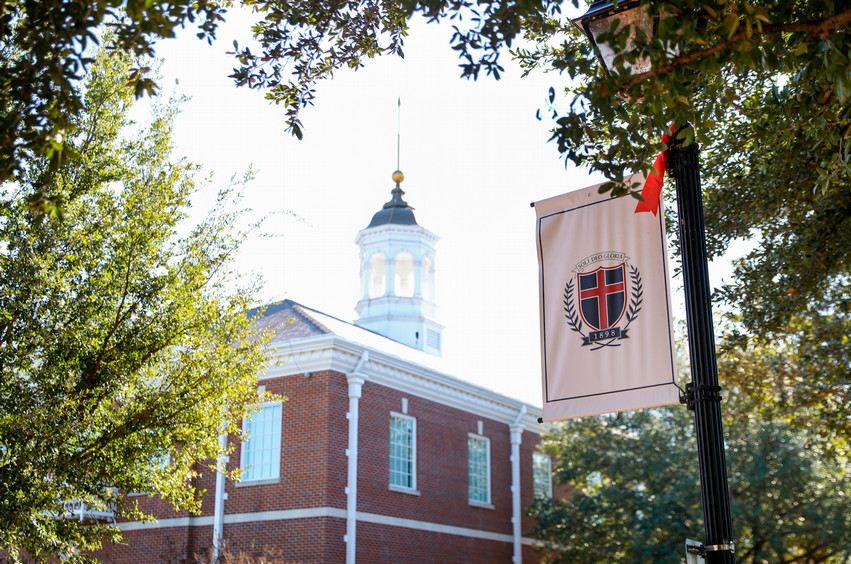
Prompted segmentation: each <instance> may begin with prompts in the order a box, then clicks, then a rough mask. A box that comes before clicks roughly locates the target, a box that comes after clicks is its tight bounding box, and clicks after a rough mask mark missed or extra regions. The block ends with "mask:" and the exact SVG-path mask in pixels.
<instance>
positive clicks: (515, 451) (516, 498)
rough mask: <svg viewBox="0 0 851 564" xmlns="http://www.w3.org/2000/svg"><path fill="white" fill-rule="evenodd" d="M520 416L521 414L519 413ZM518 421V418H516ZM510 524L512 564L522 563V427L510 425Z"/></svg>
mask: <svg viewBox="0 0 851 564" xmlns="http://www.w3.org/2000/svg"><path fill="white" fill-rule="evenodd" d="M521 415H522V412H521ZM517 419H518V420H519V419H520V416H518V417H517ZM509 429H510V431H511V509H512V511H511V524H512V529H513V531H512V532H513V537H514V564H520V563H521V562H522V561H523V547H522V544H521V543H520V539H521V533H520V518H521V509H522V508H521V506H520V443H521V442H522V440H523V439H522V435H523V427H521V426H520V425H517V424H515V425H511V427H510V428H509Z"/></svg>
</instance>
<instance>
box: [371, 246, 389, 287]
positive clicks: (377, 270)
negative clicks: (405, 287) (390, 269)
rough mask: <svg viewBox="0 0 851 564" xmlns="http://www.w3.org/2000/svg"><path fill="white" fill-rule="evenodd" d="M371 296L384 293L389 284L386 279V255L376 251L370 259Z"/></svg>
mask: <svg viewBox="0 0 851 564" xmlns="http://www.w3.org/2000/svg"><path fill="white" fill-rule="evenodd" d="M369 271H370V272H369V276H370V284H369V297H370V298H378V297H380V296H383V295H384V291H385V290H386V289H387V285H386V282H385V279H384V255H382V254H381V253H375V254H374V255H372V258H371V259H370V261H369Z"/></svg>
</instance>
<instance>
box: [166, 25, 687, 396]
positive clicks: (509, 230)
mask: <svg viewBox="0 0 851 564" xmlns="http://www.w3.org/2000/svg"><path fill="white" fill-rule="evenodd" d="M249 29H250V20H249V19H248V16H247V15H246V14H242V13H233V14H231V15H230V16H229V17H228V22H227V24H226V25H225V26H223V27H222V28H221V29H220V30H219V32H218V36H219V40H218V41H217V42H216V43H214V44H213V45H212V46H209V45H207V44H206V43H205V42H202V41H199V40H197V39H196V38H195V37H194V35H193V34H192V33H191V32H188V33H184V34H182V35H181V36H179V37H178V38H177V39H174V40H165V41H162V42H161V43H160V44H158V47H157V55H158V57H161V58H162V59H163V61H164V63H163V67H162V71H161V72H162V74H163V77H164V78H163V80H162V82H161V85H162V86H163V91H164V92H166V93H167V92H169V91H171V90H173V89H175V88H176V91H177V92H178V93H180V94H185V95H188V96H190V97H191V100H190V101H189V102H187V103H186V104H185V105H184V107H183V111H182V113H181V114H180V116H179V117H178V119H177V121H176V124H175V128H176V130H175V143H176V146H177V152H178V154H180V155H183V156H185V157H187V158H188V159H189V160H191V161H194V162H197V163H200V164H202V165H203V166H204V167H205V169H206V170H208V171H214V172H215V180H214V182H213V183H212V184H211V185H210V186H209V187H208V188H207V189H206V192H205V194H202V196H205V195H206V196H210V195H212V194H215V191H216V190H217V188H218V186H220V185H221V184H222V183H226V182H227V181H228V180H229V179H230V177H231V176H232V175H234V174H237V175H241V174H242V173H243V172H244V171H245V170H246V169H248V168H249V167H253V169H254V170H255V171H256V177H255V179H254V180H253V181H252V182H251V183H250V184H249V185H248V188H247V190H246V197H245V202H244V203H245V205H246V206H247V207H249V208H251V209H252V210H253V212H252V217H254V218H260V217H265V218H266V219H265V222H264V224H263V227H262V228H261V229H260V230H259V231H256V232H254V234H252V236H250V237H249V239H248V241H247V243H246V245H245V246H244V247H243V249H242V251H241V252H240V255H239V256H238V260H237V268H238V270H239V271H240V272H241V273H244V274H254V275H259V276H262V278H263V280H264V282H265V286H264V289H263V291H262V293H261V295H260V296H258V301H259V302H262V303H268V302H272V301H275V300H281V299H285V298H289V299H292V300H295V301H297V302H299V303H302V304H304V305H306V306H309V307H311V308H314V309H318V310H320V311H322V312H324V313H327V314H329V315H333V316H335V317H338V318H340V319H342V320H345V321H354V318H355V311H354V308H355V305H356V304H357V301H358V299H359V297H360V296H359V287H360V286H359V263H358V248H357V246H356V245H355V244H354V240H355V237H356V235H357V233H358V231H359V230H361V229H363V228H365V227H366V226H367V224H368V223H369V221H370V219H371V218H372V215H373V214H374V213H375V212H377V211H378V210H379V209H380V208H381V207H382V205H383V204H384V203H385V202H386V201H388V200H389V199H390V190H391V189H392V188H393V186H394V184H393V182H392V180H391V175H392V172H393V171H394V170H395V169H396V161H397V133H400V138H399V140H400V143H399V149H400V150H399V158H400V168H401V170H402V171H403V172H404V174H405V181H404V182H403V183H402V188H403V189H404V190H405V192H406V195H405V199H406V201H407V202H408V203H409V204H410V205H411V206H412V207H413V208H414V209H415V212H414V213H415V215H416V218H417V221H418V223H419V224H420V225H422V226H423V227H425V228H427V229H429V230H430V231H432V232H433V233H435V234H436V235H438V236H439V237H440V241H439V242H438V244H437V251H436V257H435V272H436V274H435V292H436V295H435V301H436V302H437V304H438V306H439V310H438V315H437V320H438V321H439V322H440V323H443V324H444V325H445V326H446V328H445V330H444V334H443V344H444V358H445V360H446V362H447V364H448V365H449V366H451V367H452V370H451V372H450V373H451V374H452V375H454V376H458V377H461V378H463V379H465V380H469V381H471V382H473V383H475V384H479V385H482V386H484V387H487V388H489V389H492V390H495V391H497V392H500V393H502V394H505V395H508V396H511V397H515V398H518V399H521V400H523V401H526V402H529V403H532V404H536V405H541V376H540V373H541V361H540V340H539V314H538V307H539V305H538V270H537V268H538V267H537V255H536V250H535V213H534V210H533V209H532V208H531V207H530V203H531V202H533V201H537V200H541V199H544V198H548V197H551V196H555V195H558V194H562V193H564V192H568V191H572V190H576V189H580V188H584V187H586V186H590V185H593V184H596V183H598V182H601V181H602V178H600V177H598V176H589V174H588V173H587V171H583V170H578V169H576V168H573V167H565V163H564V161H563V159H561V158H560V156H559V154H558V151H557V149H556V146H555V145H554V144H553V143H548V142H547V141H548V139H549V133H548V129H549V124H548V123H547V122H546V121H543V122H541V121H538V120H537V119H536V117H535V114H536V111H537V110H538V108H542V107H544V105H545V102H546V97H547V92H548V89H549V87H550V86H554V87H555V88H556V90H559V89H560V88H562V87H563V86H564V85H565V84H566V80H567V78H566V77H563V76H559V75H558V74H555V73H551V74H544V73H540V74H537V75H533V76H530V77H526V78H521V73H520V71H519V69H518V68H517V67H516V66H515V65H514V64H512V62H511V61H510V60H509V56H508V54H507V53H506V54H504V55H503V58H504V61H503V66H504V67H505V69H506V72H505V74H504V77H503V78H502V79H501V80H500V81H495V80H493V79H492V78H489V77H482V78H480V79H479V80H478V81H477V82H472V81H469V80H466V79H461V78H460V69H459V67H458V61H457V58H456V55H455V52H454V51H452V50H451V49H450V47H449V37H450V34H451V29H450V28H449V27H447V26H436V25H433V24H431V25H426V24H425V23H424V22H418V23H415V24H414V26H413V28H412V30H411V33H410V35H409V37H408V38H407V39H406V41H405V49H404V50H405V55H406V56H405V58H404V59H399V58H397V57H383V58H378V59H373V60H369V61H367V62H366V65H365V67H364V68H362V69H360V70H358V71H357V72H354V71H350V70H344V71H339V72H337V73H336V74H335V76H334V78H333V79H331V80H327V81H323V82H322V83H320V84H319V85H318V87H317V98H316V101H315V106H314V107H309V108H307V109H305V110H304V111H303V113H302V123H303V125H304V139H303V140H301V141H299V140H297V139H295V138H294V137H292V136H291V135H290V134H288V133H287V132H286V131H285V125H284V119H285V114H284V108H283V107H282V106H274V105H270V104H269V102H268V101H266V100H265V99H264V97H263V92H262V91H256V90H248V89H246V88H236V87H235V86H234V84H233V82H232V80H231V79H229V78H228V75H229V74H230V73H231V72H232V68H233V66H234V65H233V62H232V58H231V57H230V56H229V55H227V54H226V52H227V51H228V50H229V49H232V45H233V39H235V38H237V39H239V40H240V43H244V42H245V40H246V39H247V37H248V35H247V30H249ZM175 80H177V85H176V87H175V86H174V85H175ZM398 100H401V109H400V108H399V106H398ZM675 301H676V298H675Z"/></svg>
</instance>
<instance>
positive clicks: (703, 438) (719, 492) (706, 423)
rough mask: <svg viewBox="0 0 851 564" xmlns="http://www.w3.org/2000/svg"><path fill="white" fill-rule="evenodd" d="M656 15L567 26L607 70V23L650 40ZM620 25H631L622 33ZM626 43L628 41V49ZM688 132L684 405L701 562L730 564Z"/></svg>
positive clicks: (680, 166) (604, 8)
mask: <svg viewBox="0 0 851 564" xmlns="http://www.w3.org/2000/svg"><path fill="white" fill-rule="evenodd" d="M658 17H659V16H658V15H656V16H653V15H650V14H649V13H648V11H647V8H646V6H642V5H641V3H640V2H639V0H621V1H620V2H618V3H617V6H615V5H614V4H613V2H611V1H608V0H602V1H600V0H598V1H596V2H594V3H593V4H591V6H590V7H589V9H588V12H586V13H585V14H584V15H583V16H581V17H580V18H577V19H576V20H574V21H573V23H574V25H576V27H578V28H579V30H580V31H582V33H583V34H585V36H586V37H587V38H588V39H589V40H590V41H591V44H592V45H593V47H594V50H595V51H596V53H597V56H598V58H599V59H600V62H601V63H602V64H603V67H604V68H605V69H607V70H610V69H611V68H612V63H613V60H614V57H615V56H616V53H615V52H614V50H613V49H612V48H611V47H610V46H609V45H607V44H605V43H602V42H598V37H599V35H600V34H601V33H603V32H608V31H609V30H610V25H611V22H612V20H613V19H614V18H618V19H620V20H621V28H620V29H625V30H626V29H634V28H636V27H639V28H641V29H643V30H644V32H645V33H646V34H647V36H648V37H651V36H652V35H653V33H654V31H655V29H656V27H657V23H658ZM624 25H629V26H631V27H630V28H624V27H623V26H624ZM630 44H631V41H630V40H629V39H628V40H627V45H630ZM633 69H634V71H636V72H646V71H647V70H650V65H649V62H648V61H646V60H638V61H637V62H636V64H635V65H633ZM686 127H690V126H689V125H686V126H684V127H681V128H680V130H678V131H676V132H675V134H674V141H673V142H672V144H671V145H670V147H669V149H668V170H669V171H670V173H671V175H672V176H673V177H674V180H675V183H676V192H677V213H678V217H679V229H680V253H681V258H682V266H683V285H684V288H685V299H686V324H687V327H688V345H689V354H690V356H691V374H692V381H691V382H690V383H689V384H687V385H686V398H685V400H686V404H687V406H688V408H689V409H690V410H692V411H694V428H695V432H696V435H697V455H698V465H699V469H700V490H701V502H702V503H701V506H702V508H703V522H704V541H703V547H702V550H701V552H702V553H703V554H704V557H705V558H706V562H707V564H728V563H729V564H732V563H733V562H735V558H734V547H733V524H732V517H731V514H730V493H729V488H728V486H727V465H726V460H725V456H724V430H723V427H722V421H721V394H720V391H721V388H720V387H719V386H718V371H717V367H716V363H715V334H714V330H713V323H712V304H711V302H710V296H709V269H708V266H707V259H706V245H705V231H704V219H703V199H702V194H701V189H700V163H699V150H698V146H697V143H691V144H689V145H688V146H683V140H682V137H681V136H680V135H679V134H680V133H681V132H682V130H683V129H685V128H686Z"/></svg>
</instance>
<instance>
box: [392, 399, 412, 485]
mask: <svg viewBox="0 0 851 564" xmlns="http://www.w3.org/2000/svg"><path fill="white" fill-rule="evenodd" d="M390 486H391V487H396V488H405V489H408V490H415V489H416V488H417V420H416V419H414V418H413V417H407V416H405V415H399V414H398V413H391V414H390Z"/></svg>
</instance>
